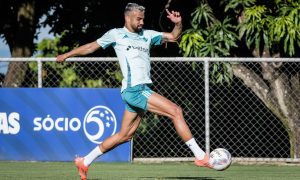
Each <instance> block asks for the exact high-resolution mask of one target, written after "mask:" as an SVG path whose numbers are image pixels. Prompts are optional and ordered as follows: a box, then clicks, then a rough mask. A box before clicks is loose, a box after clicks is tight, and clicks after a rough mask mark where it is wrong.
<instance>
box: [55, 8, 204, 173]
mask: <svg viewBox="0 0 300 180" xmlns="http://www.w3.org/2000/svg"><path fill="white" fill-rule="evenodd" d="M144 12H145V8H144V7H143V6H140V5H138V4H136V3H128V4H127V6H126V7H125V11H124V17H125V25H124V27H123V28H115V29H111V30H109V31H108V32H106V33H105V34H104V35H103V36H102V37H100V38H99V39H97V40H96V41H94V42H91V43H88V44H85V45H82V46H80V47H78V48H75V49H74V50H72V51H70V52H67V53H65V54H62V55H59V56H57V61H58V62H62V61H64V60H65V59H67V58H69V57H73V56H78V55H80V56H82V55H86V54H89V53H92V52H94V51H95V50H97V49H99V48H100V47H101V48H102V49H105V48H107V47H108V46H113V48H114V49H115V52H116V54H117V57H118V60H119V63H120V67H121V71H122V74H123V77H124V79H123V80H122V88H121V96H122V99H123V100H124V102H125V104H126V108H125V112H124V115H123V119H122V125H121V130H120V131H119V132H118V133H116V134H114V135H112V136H111V137H109V138H107V139H105V140H104V141H103V143H101V144H100V145H99V146H96V147H95V148H94V149H93V150H92V151H91V152H90V153H88V154H87V155H86V156H84V157H77V158H76V159H75V165H76V167H77V168H78V171H79V175H80V177H81V179H86V177H87V172H88V167H89V166H90V164H91V163H92V162H93V161H94V160H95V159H96V158H98V157H99V156H101V155H102V154H103V153H105V152H107V151H109V150H111V149H112V148H114V147H116V146H117V145H119V144H121V143H124V142H126V141H129V140H130V139H131V138H132V137H133V135H134V133H135V131H136V129H137V128H138V126H139V124H140V122H141V118H142V116H143V113H144V112H145V111H150V112H153V113H156V114H159V115H163V116H167V117H169V118H170V119H171V120H172V122H173V124H174V126H175V129H176V132H177V133H178V135H179V136H180V137H181V139H182V140H183V141H184V142H185V143H186V144H187V146H188V147H189V148H190V149H191V151H192V152H193V153H194V155H195V165H197V166H202V167H210V164H209V156H208V155H207V154H205V152H204V151H203V150H202V149H201V148H200V147H199V146H198V144H197V143H196V141H195V139H194V138H193V136H192V134H191V131H190V129H189V127H188V125H187V124H186V122H185V120H184V117H183V113H182V109H181V108H180V107H179V106H178V105H176V104H175V103H173V102H171V101H170V100H168V99H167V98H165V97H164V96H162V95H160V94H158V93H156V92H154V91H152V90H151V89H150V85H151V84H152V81H151V79H150V57H149V54H150V53H149V51H150V47H151V46H154V45H160V44H162V43H163V42H168V41H170V42H174V41H176V40H177V39H178V37H179V36H180V34H181V32H182V22H181V21H182V19H181V16H180V13H179V12H176V11H171V12H170V11H169V10H168V9H166V12H167V14H168V15H167V17H168V18H169V19H170V21H172V22H173V23H174V24H175V25H174V28H173V30H172V32H157V31H154V30H146V29H143V25H144Z"/></svg>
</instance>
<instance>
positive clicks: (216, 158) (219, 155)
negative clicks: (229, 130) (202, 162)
mask: <svg viewBox="0 0 300 180" xmlns="http://www.w3.org/2000/svg"><path fill="white" fill-rule="evenodd" d="M209 164H210V165H211V166H212V168H213V169H215V170H218V171H223V170H225V169H227V168H228V167H229V166H230V164H231V154H230V153H229V151H227V150H226V149H224V148H217V149H215V150H213V151H212V152H211V153H210V154H209Z"/></svg>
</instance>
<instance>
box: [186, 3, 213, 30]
mask: <svg viewBox="0 0 300 180" xmlns="http://www.w3.org/2000/svg"><path fill="white" fill-rule="evenodd" d="M191 16H193V19H192V23H191V24H192V27H193V28H194V29H197V28H198V27H200V26H201V24H202V22H204V23H205V25H206V26H211V25H212V24H213V23H214V22H215V21H216V18H215V16H214V15H213V11H212V9H211V7H210V6H209V5H208V4H203V3H201V4H200V5H199V6H198V7H197V8H196V10H195V11H194V12H193V13H192V14H191Z"/></svg>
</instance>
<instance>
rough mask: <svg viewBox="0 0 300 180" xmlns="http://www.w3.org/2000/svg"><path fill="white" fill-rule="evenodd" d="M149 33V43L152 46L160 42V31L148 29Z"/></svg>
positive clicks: (161, 34)
mask: <svg viewBox="0 0 300 180" xmlns="http://www.w3.org/2000/svg"><path fill="white" fill-rule="evenodd" d="M149 33H150V36H151V45H152V46H156V45H161V44H162V36H163V33H162V32H158V31H153V30H149Z"/></svg>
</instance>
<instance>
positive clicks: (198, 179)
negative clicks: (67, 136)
mask: <svg viewBox="0 0 300 180" xmlns="http://www.w3.org/2000/svg"><path fill="white" fill-rule="evenodd" d="M121 179H131V178H121ZM133 179H155V180H168V179H180V180H183V179H187V180H190V179H194V180H217V179H224V178H223V177H141V178H133ZM90 180H103V179H90Z"/></svg>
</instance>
